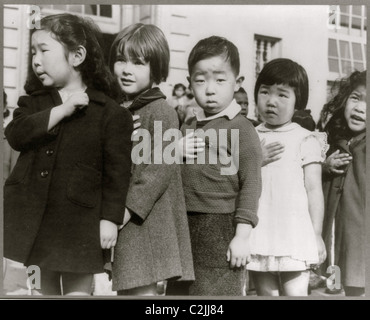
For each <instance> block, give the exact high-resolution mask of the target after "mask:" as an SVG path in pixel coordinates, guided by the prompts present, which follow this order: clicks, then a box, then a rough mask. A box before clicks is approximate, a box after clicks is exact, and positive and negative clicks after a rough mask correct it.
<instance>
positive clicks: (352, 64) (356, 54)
mask: <svg viewBox="0 0 370 320" xmlns="http://www.w3.org/2000/svg"><path fill="white" fill-rule="evenodd" d="M365 52H366V45H364V44H362V43H359V42H352V41H348V40H339V39H329V52H328V62H329V71H330V72H334V73H338V74H339V75H340V76H341V77H342V76H345V75H349V74H350V73H351V72H353V71H354V70H358V71H363V70H365V68H366V59H365Z"/></svg>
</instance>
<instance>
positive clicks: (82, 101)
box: [60, 92, 89, 117]
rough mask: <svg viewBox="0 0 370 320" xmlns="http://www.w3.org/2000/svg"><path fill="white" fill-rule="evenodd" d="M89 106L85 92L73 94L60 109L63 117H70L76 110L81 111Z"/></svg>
mask: <svg viewBox="0 0 370 320" xmlns="http://www.w3.org/2000/svg"><path fill="white" fill-rule="evenodd" d="M88 104H89V96H88V95H87V94H86V93H85V92H78V93H73V94H72V95H71V96H70V97H69V98H68V99H67V101H66V102H64V103H63V104H62V105H61V106H60V107H61V108H62V109H63V111H64V117H69V116H71V115H72V114H73V113H74V112H75V111H76V109H81V108H83V107H85V106H87V105H88Z"/></svg>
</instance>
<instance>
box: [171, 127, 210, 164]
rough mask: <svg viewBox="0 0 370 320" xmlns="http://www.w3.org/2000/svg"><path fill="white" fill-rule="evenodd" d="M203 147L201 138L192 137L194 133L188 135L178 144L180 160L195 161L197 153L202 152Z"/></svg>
mask: <svg viewBox="0 0 370 320" xmlns="http://www.w3.org/2000/svg"><path fill="white" fill-rule="evenodd" d="M205 145H206V144H205V143H204V142H203V139H202V138H198V137H194V132H191V133H189V134H188V135H186V136H185V137H183V138H181V139H180V140H179V142H178V150H179V155H180V158H186V159H196V158H197V153H198V152H202V151H203V150H204V147H205Z"/></svg>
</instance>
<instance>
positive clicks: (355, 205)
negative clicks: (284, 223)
mask: <svg viewBox="0 0 370 320" xmlns="http://www.w3.org/2000/svg"><path fill="white" fill-rule="evenodd" d="M338 83H339V90H338V92H337V94H336V95H335V96H334V97H333V98H332V99H331V100H330V101H329V102H328V104H327V106H328V108H330V109H331V110H332V116H331V118H330V120H329V122H328V123H327V125H326V126H325V128H324V130H325V132H326V133H327V134H328V140H329V143H330V149H329V151H328V157H327V159H326V163H325V166H324V168H325V170H324V175H323V181H324V185H323V187H324V194H325V220H324V240H325V243H326V246H327V250H328V252H329V253H330V254H329V255H328V256H329V259H328V261H327V262H328V264H327V266H330V265H337V266H338V267H339V268H340V270H341V280H342V284H343V286H344V292H345V295H346V296H363V295H364V294H365V279H366V278H365V265H366V258H365V256H366V254H365V247H366V221H365V220H366V219H365V218H366V193H365V190H366V111H367V110H366V109H367V105H366V71H363V72H359V71H355V72H353V73H352V74H351V75H350V76H349V77H346V78H343V79H341V80H340V81H339V82H338ZM323 271H324V272H325V271H326V269H324V270H323Z"/></svg>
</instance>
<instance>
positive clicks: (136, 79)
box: [114, 55, 153, 97]
mask: <svg viewBox="0 0 370 320" xmlns="http://www.w3.org/2000/svg"><path fill="white" fill-rule="evenodd" d="M114 74H115V76H116V77H117V80H118V83H119V86H120V88H121V90H122V91H123V93H124V94H125V95H127V96H132V97H135V96H137V95H139V94H140V93H141V92H143V91H145V90H147V89H149V88H151V87H152V85H153V81H152V80H151V76H150V63H149V62H146V61H144V59H139V58H132V59H130V58H127V57H124V56H122V55H117V61H116V62H115V63H114Z"/></svg>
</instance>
